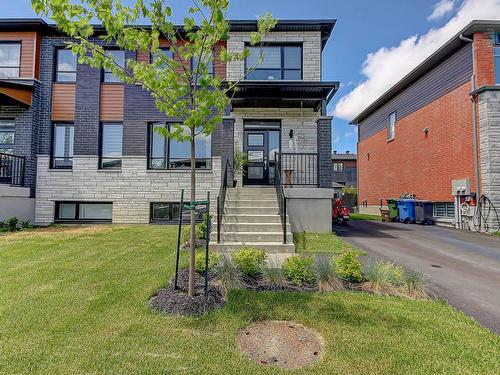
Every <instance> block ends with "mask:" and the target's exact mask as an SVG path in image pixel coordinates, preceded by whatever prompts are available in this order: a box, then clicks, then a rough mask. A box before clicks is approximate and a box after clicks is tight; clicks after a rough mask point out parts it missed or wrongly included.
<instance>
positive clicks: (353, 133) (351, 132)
mask: <svg viewBox="0 0 500 375" xmlns="http://www.w3.org/2000/svg"><path fill="white" fill-rule="evenodd" d="M357 134H358V133H357V131H356V130H352V131H347V132H346V133H345V134H344V137H345V138H347V139H349V138H354V137H355V136H356V135H357Z"/></svg>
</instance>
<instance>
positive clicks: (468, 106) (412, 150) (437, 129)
mask: <svg viewBox="0 0 500 375" xmlns="http://www.w3.org/2000/svg"><path fill="white" fill-rule="evenodd" d="M499 33H500V22H499V21H473V22H471V23H470V24H469V25H468V26H467V27H465V28H464V29H463V30H462V31H461V32H459V33H458V34H456V35H455V36H453V37H452V38H451V39H450V40H449V41H448V42H447V43H445V44H444V45H443V46H442V47H441V48H439V49H438V50H437V51H436V52H435V53H433V54H432V55H431V56H430V57H429V58H427V59H426V60H425V61H424V62H423V63H422V64H420V65H419V66H418V67H416V68H415V69H414V70H413V71H411V72H410V73H409V74H408V75H407V76H406V77H404V78H403V79H402V80H401V81H399V82H398V83H397V84H395V85H394V86H393V87H392V88H391V89H389V91H387V92H386V93H384V94H383V95H382V96H381V97H379V98H378V99H377V100H376V101H375V102H374V103H372V104H371V105H370V106H368V107H367V108H366V109H365V110H363V111H362V112H361V113H360V114H359V115H358V116H356V118H354V119H353V120H352V123H353V124H356V125H358V139H359V141H358V164H359V174H358V178H359V180H358V204H359V206H360V208H361V210H362V211H365V212H378V209H379V207H380V205H381V204H385V203H386V202H385V199H387V198H390V197H399V195H400V194H401V193H403V192H405V193H413V194H416V196H417V197H418V198H421V199H427V200H431V201H433V202H435V204H434V216H435V217H436V218H440V220H444V221H446V220H447V221H449V222H457V220H458V222H459V223H460V222H461V219H462V217H463V216H468V219H469V221H468V223H469V226H470V227H471V228H472V227H473V226H477V225H476V222H475V221H473V220H472V215H474V212H475V211H474V209H473V208H472V207H474V204H475V202H474V197H477V198H479V197H481V196H484V198H483V200H484V201H485V202H488V204H490V202H491V204H492V205H494V206H496V209H497V210H498V209H500V183H499V182H500V154H499V153H498V145H499V144H500V132H499V129H500V116H499V113H500V36H499ZM457 180H462V181H464V182H463V183H462V182H460V185H456V184H455V185H453V183H454V181H457ZM457 186H460V187H459V188H457ZM457 191H459V192H460V193H459V195H461V196H462V198H461V200H459V201H458V202H457V203H454V202H455V197H454V195H457V194H458V193H457ZM458 204H460V209H458V208H457V207H458ZM469 207H471V209H468V208H469ZM457 215H458V216H457Z"/></svg>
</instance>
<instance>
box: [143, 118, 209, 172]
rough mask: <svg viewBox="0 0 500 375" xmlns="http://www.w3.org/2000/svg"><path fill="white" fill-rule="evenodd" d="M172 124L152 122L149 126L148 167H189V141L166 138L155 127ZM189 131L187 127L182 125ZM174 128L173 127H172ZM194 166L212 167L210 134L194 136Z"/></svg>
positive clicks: (200, 167) (170, 125) (171, 125)
mask: <svg viewBox="0 0 500 375" xmlns="http://www.w3.org/2000/svg"><path fill="white" fill-rule="evenodd" d="M165 126H168V127H172V128H173V126H174V124H164V123H154V124H151V125H150V127H149V132H150V133H149V166H148V167H149V168H150V169H189V168H191V146H190V142H189V141H186V142H179V141H176V140H174V139H167V138H165V137H163V136H162V135H160V134H159V133H158V132H157V130H156V129H158V128H163V127H165ZM183 128H184V131H185V132H189V129H188V128H187V127H185V126H184V127H183ZM172 130H174V129H172ZM195 147H196V168H199V169H210V168H211V167H212V138H211V136H210V135H208V136H207V135H205V134H198V135H196V138H195Z"/></svg>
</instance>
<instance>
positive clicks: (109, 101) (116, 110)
mask: <svg viewBox="0 0 500 375" xmlns="http://www.w3.org/2000/svg"><path fill="white" fill-rule="evenodd" d="M124 92H125V85H118V84H108V85H107V84H101V105H100V110H101V121H123V99H124Z"/></svg>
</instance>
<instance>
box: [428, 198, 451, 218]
mask: <svg viewBox="0 0 500 375" xmlns="http://www.w3.org/2000/svg"><path fill="white" fill-rule="evenodd" d="M437 205H444V210H445V213H444V216H443V215H438V214H437ZM450 206H451V207H453V212H452V213H451V214H449V211H451V210H450V209H449V207H450ZM432 215H433V216H434V217H438V218H443V219H452V218H454V217H455V203H453V202H434V204H433V205H432Z"/></svg>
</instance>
